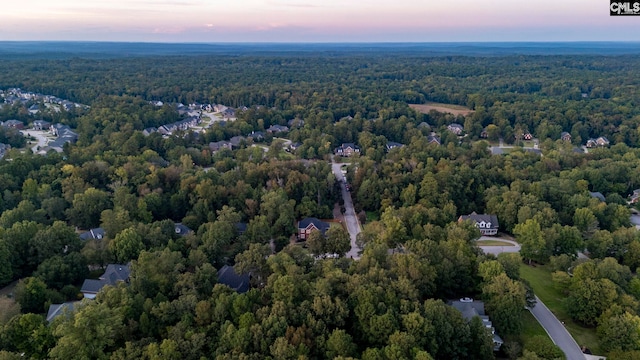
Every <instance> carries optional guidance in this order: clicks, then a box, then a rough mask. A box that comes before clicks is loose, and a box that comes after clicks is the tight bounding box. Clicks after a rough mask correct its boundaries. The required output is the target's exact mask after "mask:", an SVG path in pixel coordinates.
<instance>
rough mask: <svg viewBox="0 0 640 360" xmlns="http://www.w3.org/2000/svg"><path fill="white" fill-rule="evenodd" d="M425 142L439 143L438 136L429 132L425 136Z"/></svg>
mask: <svg viewBox="0 0 640 360" xmlns="http://www.w3.org/2000/svg"><path fill="white" fill-rule="evenodd" d="M427 143H429V144H436V145H440V144H441V142H440V137H439V136H438V135H436V133H431V135H429V136H427Z"/></svg>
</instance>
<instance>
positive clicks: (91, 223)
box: [66, 188, 111, 229]
mask: <svg viewBox="0 0 640 360" xmlns="http://www.w3.org/2000/svg"><path fill="white" fill-rule="evenodd" d="M109 206H111V200H110V198H109V194H108V193H107V192H105V191H102V190H98V189H95V188H88V189H87V190H85V191H84V192H83V193H82V194H75V195H74V196H73V203H72V205H71V208H70V209H68V210H67V211H66V214H67V216H68V217H69V221H70V222H71V223H72V224H74V225H76V226H79V227H81V228H83V229H90V228H92V227H97V226H98V225H99V224H100V214H101V213H102V211H103V210H105V209H107V208H108V207H109Z"/></svg>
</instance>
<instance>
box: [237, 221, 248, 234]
mask: <svg viewBox="0 0 640 360" xmlns="http://www.w3.org/2000/svg"><path fill="white" fill-rule="evenodd" d="M235 226H236V232H237V233H238V236H240V235H242V234H244V233H245V232H246V231H247V223H245V222H239V223H236V224H235Z"/></svg>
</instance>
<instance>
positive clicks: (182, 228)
mask: <svg viewBox="0 0 640 360" xmlns="http://www.w3.org/2000/svg"><path fill="white" fill-rule="evenodd" d="M174 230H175V232H176V234H178V235H180V236H187V235H188V234H190V233H192V232H193V230H191V229H190V228H189V227H188V226H186V225H184V224H182V223H175V224H174Z"/></svg>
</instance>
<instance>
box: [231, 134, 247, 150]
mask: <svg viewBox="0 0 640 360" xmlns="http://www.w3.org/2000/svg"><path fill="white" fill-rule="evenodd" d="M246 140H247V139H245V138H244V137H243V136H234V137H232V138H231V139H229V142H230V143H231V146H233V147H240V145H241V144H242V142H243V141H246Z"/></svg>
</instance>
